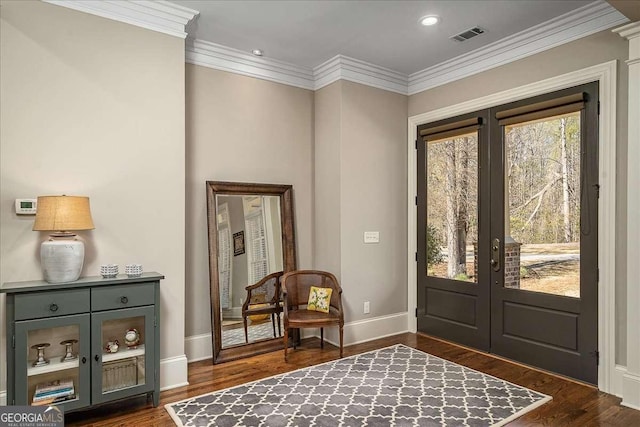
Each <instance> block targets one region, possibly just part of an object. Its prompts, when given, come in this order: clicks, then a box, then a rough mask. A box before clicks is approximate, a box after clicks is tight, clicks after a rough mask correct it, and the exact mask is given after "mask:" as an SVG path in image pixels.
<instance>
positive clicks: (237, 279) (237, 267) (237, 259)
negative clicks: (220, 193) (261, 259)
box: [218, 196, 249, 307]
mask: <svg viewBox="0 0 640 427" xmlns="http://www.w3.org/2000/svg"><path fill="white" fill-rule="evenodd" d="M224 202H227V203H228V206H229V221H230V223H231V239H232V240H231V252H232V253H233V235H234V233H237V232H239V231H244V209H243V206H242V197H240V196H230V197H219V198H218V203H224ZM245 234H246V233H245ZM245 239H246V235H245ZM245 245H246V241H245ZM231 262H232V266H233V267H232V271H231V274H232V276H231V296H232V298H233V304H231V307H242V303H243V302H244V299H245V293H246V291H245V290H244V288H245V287H246V286H247V285H248V283H247V281H248V280H249V277H248V276H249V274H248V272H247V251H246V246H245V251H244V253H243V254H242V255H233V254H232V255H231Z"/></svg>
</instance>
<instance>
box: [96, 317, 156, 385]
mask: <svg viewBox="0 0 640 427" xmlns="http://www.w3.org/2000/svg"><path fill="white" fill-rule="evenodd" d="M144 326H145V325H144V316H138V317H128V318H123V319H112V320H106V321H104V322H102V344H103V347H102V392H103V393H107V392H111V391H115V390H122V389H124V388H128V387H135V386H138V385H142V384H144V383H145V361H144V359H145V351H146V349H145V337H144V331H145V329H144Z"/></svg>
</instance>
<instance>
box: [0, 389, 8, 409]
mask: <svg viewBox="0 0 640 427" xmlns="http://www.w3.org/2000/svg"><path fill="white" fill-rule="evenodd" d="M0 406H7V391H6V390H0Z"/></svg>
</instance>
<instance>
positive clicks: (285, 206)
mask: <svg viewBox="0 0 640 427" xmlns="http://www.w3.org/2000/svg"><path fill="white" fill-rule="evenodd" d="M206 186H207V230H208V234H209V288H210V298H211V344H212V349H213V363H214V364H216V363H221V362H228V361H230V360H235V359H240V358H242V357H247V356H253V355H256V354H260V353H266V352H269V351H275V350H278V349H282V348H283V340H282V337H279V338H273V339H270V340H265V341H260V342H257V343H249V344H244V345H239V346H234V347H229V348H222V327H221V325H222V322H221V321H222V319H221V315H220V286H219V276H218V230H217V226H218V223H217V221H216V218H217V217H218V206H217V203H216V196H217V195H223V196H248V195H259V196H278V197H279V198H280V222H281V227H282V265H283V269H284V272H285V273H286V272H287V271H291V270H295V269H296V244H295V227H294V221H293V186H291V185H280V184H251V183H241V182H222V181H207V182H206Z"/></svg>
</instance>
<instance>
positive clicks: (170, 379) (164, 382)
mask: <svg viewBox="0 0 640 427" xmlns="http://www.w3.org/2000/svg"><path fill="white" fill-rule="evenodd" d="M187 364H188V360H187V356H186V355H185V354H183V355H181V356H175V357H167V358H166V359H162V360H160V390H169V389H172V388H176V387H182V386H185V385H189V381H188V380H187V378H188V373H187V366H188V365H187Z"/></svg>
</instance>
